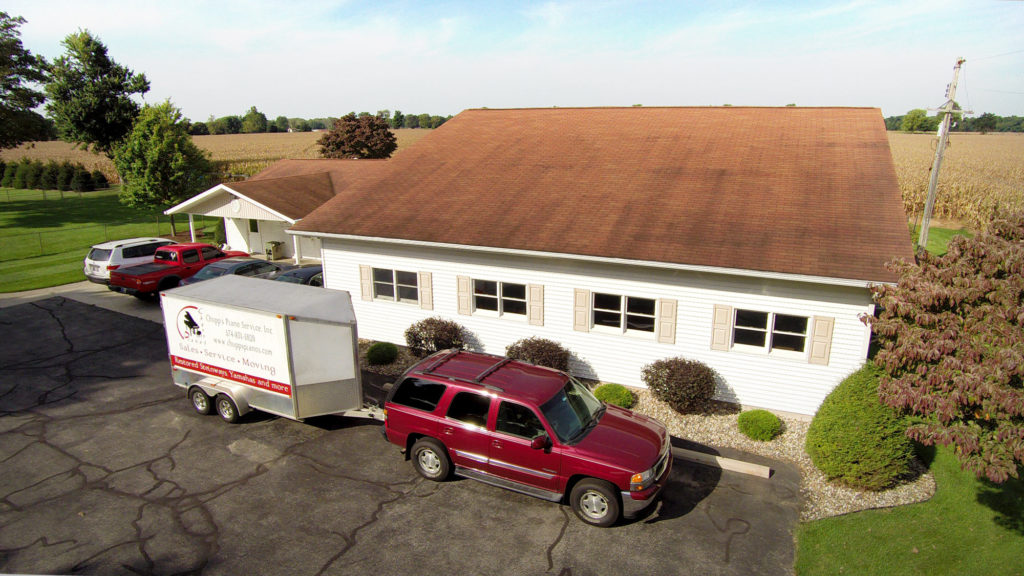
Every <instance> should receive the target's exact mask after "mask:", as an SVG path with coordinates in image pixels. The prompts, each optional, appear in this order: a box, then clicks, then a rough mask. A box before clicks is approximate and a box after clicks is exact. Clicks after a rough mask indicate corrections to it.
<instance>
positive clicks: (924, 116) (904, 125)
mask: <svg viewBox="0 0 1024 576" xmlns="http://www.w3.org/2000/svg"><path fill="white" fill-rule="evenodd" d="M929 126H930V123H929V119H928V112H925V111H924V110H923V109H921V108H915V109H913V110H911V111H910V112H907V114H906V115H905V116H904V117H903V122H901V123H900V130H902V131H904V132H928V131H930V130H934V129H935V128H929Z"/></svg>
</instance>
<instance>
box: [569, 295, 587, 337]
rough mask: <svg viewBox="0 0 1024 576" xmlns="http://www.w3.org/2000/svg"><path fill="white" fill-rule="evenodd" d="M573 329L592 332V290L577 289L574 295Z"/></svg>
mask: <svg viewBox="0 0 1024 576" xmlns="http://www.w3.org/2000/svg"><path fill="white" fill-rule="evenodd" d="M572 329H573V330H576V331H578V332H590V290H581V289H579V288H576V291H575V293H574V294H573V304H572Z"/></svg>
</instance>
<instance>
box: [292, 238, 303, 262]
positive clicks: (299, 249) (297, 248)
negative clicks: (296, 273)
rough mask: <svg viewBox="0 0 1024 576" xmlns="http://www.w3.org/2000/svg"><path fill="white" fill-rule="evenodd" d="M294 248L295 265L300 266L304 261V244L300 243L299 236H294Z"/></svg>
mask: <svg viewBox="0 0 1024 576" xmlns="http://www.w3.org/2000/svg"><path fill="white" fill-rule="evenodd" d="M292 248H294V252H295V265H296V266H298V264H299V262H301V261H302V244H301V243H300V242H299V237H298V236H295V235H292Z"/></svg>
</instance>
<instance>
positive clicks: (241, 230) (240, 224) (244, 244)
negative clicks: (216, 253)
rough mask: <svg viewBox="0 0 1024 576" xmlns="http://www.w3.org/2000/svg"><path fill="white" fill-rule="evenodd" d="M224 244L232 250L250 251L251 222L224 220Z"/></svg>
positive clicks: (236, 219) (239, 219)
mask: <svg viewBox="0 0 1024 576" xmlns="http://www.w3.org/2000/svg"><path fill="white" fill-rule="evenodd" d="M224 243H225V244H227V245H228V247H229V248H231V249H232V250H244V251H246V252H248V251H249V221H248V220H246V219H245V218H225V219H224Z"/></svg>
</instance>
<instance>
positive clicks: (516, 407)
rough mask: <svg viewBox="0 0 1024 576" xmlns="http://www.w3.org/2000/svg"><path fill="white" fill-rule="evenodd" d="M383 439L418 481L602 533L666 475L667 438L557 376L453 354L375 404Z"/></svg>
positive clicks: (439, 356) (422, 365)
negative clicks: (567, 510) (501, 493)
mask: <svg viewBox="0 0 1024 576" xmlns="http://www.w3.org/2000/svg"><path fill="white" fill-rule="evenodd" d="M385 409H386V412H387V418H386V420H385V425H384V428H385V433H386V435H387V438H388V440H389V441H390V442H392V443H394V444H397V445H398V446H401V447H402V449H403V452H404V453H405V454H406V458H411V459H412V463H413V466H414V467H415V468H416V470H417V471H418V472H419V473H420V474H421V475H422V476H423V477H425V478H428V479H430V480H435V481H441V480H444V479H446V478H447V477H448V476H449V475H450V474H451V473H452V472H454V473H455V474H457V475H459V476H463V477H466V478H472V479H474V480H480V481H482V482H486V483H488V484H494V485H496V486H501V487H503V488H508V489H510V490H515V491H516V492H522V493H524V494H529V495H531V496H536V497H538V498H543V499H545V500H551V501H554V502H564V501H565V500H566V499H568V503H569V504H570V505H571V506H572V509H573V511H574V512H575V513H576V515H577V516H578V517H579V518H580V519H581V520H583V521H584V522H587V523H588V524H593V525H595V526H611V525H612V524H614V523H615V522H616V521H617V520H618V519H619V517H620V516H623V517H626V518H629V517H633V516H635V515H636V514H637V513H639V512H640V511H642V510H643V509H644V508H646V507H647V506H648V505H650V504H651V503H653V502H654V500H655V497H656V496H657V495H658V493H659V492H660V491H661V488H662V487H663V486H664V485H665V482H666V480H667V479H668V475H669V471H670V470H671V468H672V451H671V444H670V443H669V436H668V430H667V429H666V428H665V426H664V425H663V424H662V423H661V422H658V421H657V420H654V419H651V418H648V417H646V416H642V415H640V414H635V413H633V412H631V411H629V410H625V409H623V408H619V407H616V406H609V405H606V404H603V403H602V402H601V401H600V400H598V399H597V398H595V397H594V395H593V394H591V392H590V390H589V389H587V387H586V386H584V385H583V384H581V383H580V382H579V381H578V380H576V379H575V378H573V377H572V376H568V375H566V374H565V373H563V372H559V371H557V370H552V369H550V368H542V367H540V366H534V365H532V364H527V363H525V362H520V361H517V360H511V359H509V358H502V357H500V356H492V355H489V354H478V353H474V352H466V351H462V350H447V351H442V352H438V353H436V354H434V355H432V356H429V357H427V358H425V359H424V360H422V361H421V362H419V363H418V364H416V365H415V366H413V367H412V368H410V369H409V370H408V371H407V372H406V373H405V374H404V375H403V376H402V378H400V379H399V380H398V382H397V383H396V384H395V386H394V387H392V389H391V391H390V392H389V393H388V398H387V400H386V402H385Z"/></svg>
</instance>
